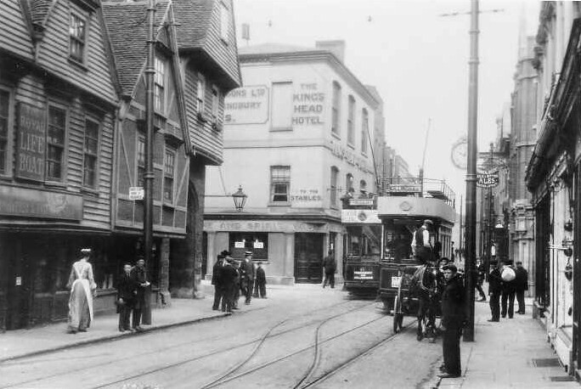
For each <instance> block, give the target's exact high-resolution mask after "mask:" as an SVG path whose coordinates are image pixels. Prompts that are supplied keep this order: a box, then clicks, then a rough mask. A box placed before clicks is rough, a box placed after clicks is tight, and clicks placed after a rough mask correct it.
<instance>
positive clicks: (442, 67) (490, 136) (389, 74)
mask: <svg viewBox="0 0 581 389" xmlns="http://www.w3.org/2000/svg"><path fill="white" fill-rule="evenodd" d="M539 4H540V2H536V1H530V0H529V1H526V2H522V1H516V0H514V1H507V0H504V1H492V0H490V1H486V0H481V1H480V11H481V14H480V19H479V22H480V26H479V27H480V34H479V60H480V65H479V69H478V70H479V86H478V88H479V93H478V100H479V104H478V148H479V151H483V150H484V151H485V150H488V148H489V144H490V142H493V141H494V140H495V138H496V128H497V127H496V119H497V118H498V117H499V116H500V115H501V113H502V109H503V106H504V105H505V104H507V103H508V102H509V101H510V94H511V92H512V90H513V88H514V82H513V75H514V72H515V69H516V64H517V54H518V42H519V31H525V32H526V33H527V34H529V35H534V34H535V33H536V29H537V26H538V10H539ZM493 10H497V11H496V12H492V11H493ZM469 11H470V1H469V0H456V1H444V0H234V12H235V20H236V29H237V35H238V47H244V46H247V45H258V44H262V43H284V44H292V45H297V46H304V47H314V46H315V42H316V41H318V40H336V39H340V40H344V41H345V43H346V52H345V64H346V66H347V67H348V68H349V69H350V70H351V71H352V72H353V73H354V74H355V75H356V76H357V77H358V78H359V80H360V81H361V82H362V83H363V84H366V85H374V86H375V87H376V88H377V89H378V90H379V93H380V94H381V97H382V99H383V101H384V116H385V123H386V124H385V127H386V128H385V130H386V142H387V145H388V146H390V147H393V148H395V149H396V150H397V152H398V153H399V154H400V155H401V156H402V157H403V158H404V159H405V160H406V161H407V162H408V164H409V167H410V171H411V172H412V173H414V174H417V172H418V170H419V167H420V165H421V164H422V160H423V151H424V141H425V139H426V137H427V139H428V144H427V148H426V155H425V166H424V171H425V174H424V176H425V177H428V178H434V179H445V180H446V181H447V182H448V183H449V185H450V186H451V187H452V189H453V190H454V191H455V192H456V197H457V198H459V197H460V195H462V196H465V190H466V189H465V174H466V172H465V171H463V170H460V169H457V168H456V167H454V165H453V164H452V162H451V148H452V145H453V144H454V143H455V142H456V141H457V140H458V139H459V138H461V137H462V136H466V134H467V128H468V76H469V71H468V59H469V54H470V41H469V34H468V31H469V27H470V15H468V14H467V13H468V12H469ZM487 11H488V12H487ZM451 13H457V15H455V16H442V14H451ZM522 20H525V22H524V24H523V23H522V22H521V21H522ZM243 23H245V24H249V26H250V41H248V42H247V41H245V40H242V39H241V32H242V24H243ZM428 128H429V130H428Z"/></svg>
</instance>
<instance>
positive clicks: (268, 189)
mask: <svg viewBox="0 0 581 389" xmlns="http://www.w3.org/2000/svg"><path fill="white" fill-rule="evenodd" d="M344 51H345V42H344V41H322V42H317V43H316V47H313V48H305V47H296V46H289V45H280V44H264V45H257V46H249V47H244V48H240V51H239V54H240V55H239V59H240V67H241V72H242V77H243V80H244V86H243V87H241V88H238V89H235V90H233V91H232V92H230V93H229V94H228V95H227V96H226V103H225V115H224V120H225V125H224V163H223V164H222V165H221V166H217V167H211V168H209V169H208V176H207V179H206V194H207V198H206V208H205V210H204V214H205V220H204V231H205V241H206V246H207V261H208V263H207V264H206V268H207V269H208V272H211V270H210V269H212V264H213V263H214V261H215V260H216V256H217V255H218V254H219V253H220V252H221V251H222V250H224V249H227V250H229V251H231V252H232V255H233V257H235V258H243V256H244V253H245V251H248V250H250V251H252V252H253V258H252V259H253V260H254V261H256V262H257V261H261V262H262V263H263V267H264V268H265V271H266V276H267V279H268V282H269V283H270V284H287V285H289V284H290V285H292V284H294V283H295V282H296V283H320V282H322V276H323V268H322V260H323V258H324V257H325V256H327V255H328V252H329V250H333V253H334V254H333V255H334V256H335V259H336V261H337V264H338V267H337V277H338V279H342V276H343V258H344V245H345V227H344V225H343V224H342V222H341V211H342V203H343V202H344V200H345V199H350V198H353V199H362V200H363V201H371V203H373V199H374V196H375V195H374V194H377V193H378V186H379V184H378V182H377V180H378V175H377V174H378V172H377V166H383V163H382V162H381V161H382V155H383V150H384V148H385V147H384V146H385V145H384V143H385V141H384V122H383V102H382V100H381V98H380V96H379V95H378V93H377V90H376V89H375V88H374V87H372V86H366V85H364V84H363V83H362V82H361V81H360V80H359V79H358V78H357V77H356V76H355V75H354V74H353V73H352V72H351V71H350V70H349V69H348V68H347V67H346V66H345V64H344V62H343V57H344ZM238 186H242V187H243V190H244V193H245V194H247V196H248V198H247V203H246V207H245V208H244V209H243V210H242V211H240V210H238V211H237V210H236V209H234V207H233V204H232V199H231V198H228V197H229V194H230V193H232V192H233V191H234V190H235V189H236V188H237V187H238ZM210 276H211V275H210V274H206V278H209V277H210Z"/></svg>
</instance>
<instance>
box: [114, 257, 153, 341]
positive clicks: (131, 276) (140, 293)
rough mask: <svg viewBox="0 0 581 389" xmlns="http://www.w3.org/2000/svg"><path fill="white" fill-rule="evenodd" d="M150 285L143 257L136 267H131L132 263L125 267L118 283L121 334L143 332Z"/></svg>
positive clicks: (126, 264) (138, 260)
mask: <svg viewBox="0 0 581 389" xmlns="http://www.w3.org/2000/svg"><path fill="white" fill-rule="evenodd" d="M149 285H150V282H149V280H148V277H147V270H146V268H145V259H143V258H141V257H140V258H139V259H137V262H136V263H135V266H131V264H130V263H125V264H124V265H123V273H122V274H121V276H120V277H119V280H118V282H117V311H118V312H119V331H120V332H124V331H138V332H139V331H142V330H143V328H141V322H142V320H143V321H145V320H144V313H145V310H146V309H148V307H149V304H147V299H148V293H147V291H148V287H149ZM132 314H133V316H132ZM131 316H132V320H131V326H130V323H129V320H130V317H131Z"/></svg>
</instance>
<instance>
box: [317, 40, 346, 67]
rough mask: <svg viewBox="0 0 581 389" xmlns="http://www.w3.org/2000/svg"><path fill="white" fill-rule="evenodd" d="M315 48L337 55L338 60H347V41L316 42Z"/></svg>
mask: <svg viewBox="0 0 581 389" xmlns="http://www.w3.org/2000/svg"><path fill="white" fill-rule="evenodd" d="M315 47H316V48H317V49H321V50H327V51H329V52H331V53H333V54H334V55H335V57H337V59H338V60H339V61H341V62H344V59H345V41H344V40H336V41H317V42H315Z"/></svg>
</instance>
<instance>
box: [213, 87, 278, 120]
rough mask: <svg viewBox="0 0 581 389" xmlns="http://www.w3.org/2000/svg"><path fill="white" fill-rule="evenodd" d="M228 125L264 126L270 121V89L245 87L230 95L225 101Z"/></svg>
mask: <svg viewBox="0 0 581 389" xmlns="http://www.w3.org/2000/svg"><path fill="white" fill-rule="evenodd" d="M224 104H225V110H224V122H225V123H226V124H263V123H266V121H267V120H268V88H267V87H266V86H265V85H254V86H244V87H241V88H236V89H234V90H233V91H232V92H230V93H228V95H227V96H226V99H225V103H224Z"/></svg>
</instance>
